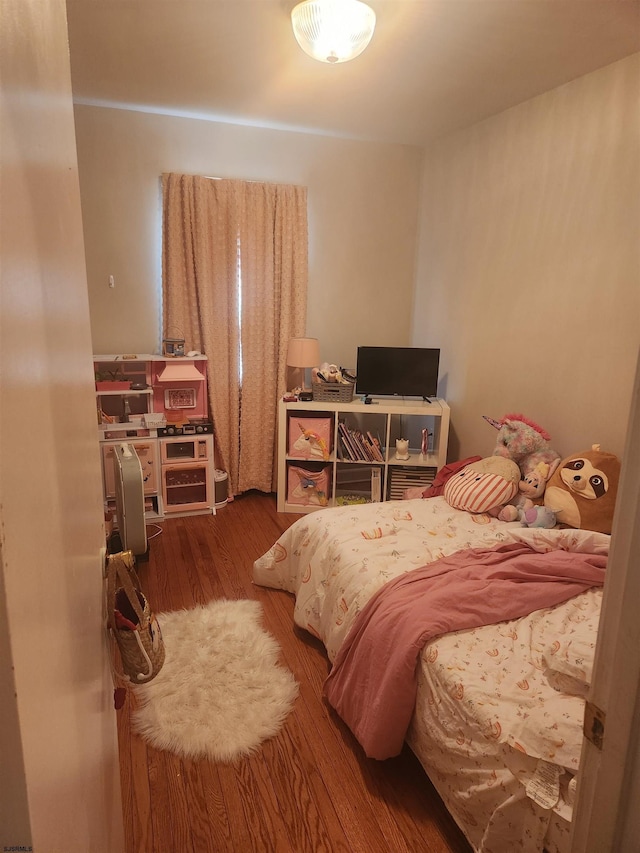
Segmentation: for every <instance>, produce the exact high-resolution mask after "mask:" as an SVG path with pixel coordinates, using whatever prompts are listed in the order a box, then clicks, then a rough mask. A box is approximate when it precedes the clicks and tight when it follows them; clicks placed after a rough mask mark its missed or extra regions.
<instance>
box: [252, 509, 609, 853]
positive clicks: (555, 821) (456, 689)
mask: <svg viewBox="0 0 640 853" xmlns="http://www.w3.org/2000/svg"><path fill="white" fill-rule="evenodd" d="M609 539H610V537H609V536H608V535H606V534H602V533H594V532H590V531H585V530H574V529H569V528H565V529H552V530H543V529H528V528H523V527H522V526H520V524H519V523H517V522H515V523H514V522H511V523H508V522H503V521H498V520H497V519H495V518H492V517H490V516H488V515H485V514H480V515H478V514H476V515H474V514H471V513H469V512H466V511H463V510H457V509H453V508H452V507H451V506H450V505H449V504H448V503H447V502H446V500H445V498H444V497H434V498H430V499H417V500H405V501H389V502H384V503H375V504H367V505H360V506H357V507H338V508H331V509H325V510H322V511H319V512H314V513H311V514H309V515H306V516H305V517H303V518H301V519H299V520H297V521H296V522H295V523H294V524H293V525H292V526H291V527H290V528H289V529H288V530H287V531H286V532H285V533H284V534H283V535H282V536H281V537H280V538H279V539H278V541H277V542H276V543H275V544H274V545H273V546H272V548H270V550H269V551H268V552H267V553H266V554H264V555H263V556H262V557H261V558H259V559H258V560H257V561H256V562H255V564H254V570H253V580H254V582H255V583H257V584H259V585H262V586H266V587H271V588H274V589H282V590H287V591H288V592H290V593H292V594H293V595H294V596H295V610H294V620H295V623H296V624H297V625H298V626H300V627H301V628H303V629H305V630H307V631H309V632H310V633H311V634H313V635H314V636H316V637H318V638H319V639H320V640H321V641H322V643H323V644H324V646H325V648H326V650H327V654H328V657H329V659H330V661H331V662H332V665H333V668H332V671H331V674H330V678H331V677H332V676H333V675H334V670H335V668H336V665H337V664H336V662H337V661H338V662H342V659H343V655H344V651H345V648H347V647H348V646H349V641H350V640H351V638H352V637H353V636H354V635H355V634H357V631H356V628H357V627H358V626H359V625H360V622H361V620H362V619H363V616H364V614H365V612H368V610H369V609H370V607H371V602H373V601H378V600H384V595H385V594H386V593H387V590H388V589H389V588H390V587H392V586H394V585H396V584H399V583H403V582H405V581H406V580H408V579H410V578H413V577H414V576H416V575H418V574H419V573H420V571H424V569H423V567H426V570H427V573H429V572H432V570H436V569H438V567H439V566H441V565H446V563H447V560H450V559H453V560H455V559H457V557H458V556H459V555H464V556H465V559H466V557H467V555H471V557H470V558H469V559H475V556H474V555H475V554H482V555H486V554H487V552H489V551H491V552H494V551H498V552H503V551H508V550H510V549H513V550H517V549H518V548H525V549H528V550H529V551H531V552H532V553H533V554H535V555H545V556H544V557H541V556H538V557H536V559H545V560H546V559H547V557H548V558H549V559H550V558H551V557H553V558H556V557H558V556H559V555H561V556H563V557H564V558H565V559H566V560H570V561H571V563H577V562H578V561H580V560H584V559H589V560H591V562H592V563H594V565H595V562H596V561H597V560H599V561H600V562H599V564H598V566H599V568H598V571H602V572H603V571H604V566H605V565H606V556H607V554H608V547H609ZM594 571H595V570H594ZM408 573H412V574H411V575H409V574H408ZM589 577H591V575H589ZM593 577H594V578H596V577H602V575H598V574H597V572H596V574H595V575H593ZM601 583H602V581H600V582H595V581H594V582H593V583H591V582H586V583H585V584H583V586H582V587H581V588H580V590H581V591H579V592H578V593H577V594H575V588H573V589H572V590H570V592H571V595H570V596H569V597H568V599H567V600H566V601H563V602H562V603H557V604H554V605H553V606H549V607H542V608H540V607H538V608H537V609H535V610H534V611H533V612H531V613H527V614H526V615H521V616H518V617H517V618H511V619H508V620H506V621H505V620H504V619H502V620H501V619H500V618H499V617H497V618H494V619H493V621H492V622H491V623H490V624H486V625H480V626H478V627H472V628H464V629H460V630H455V631H449V632H447V633H442V634H439V635H437V636H434V637H433V638H430V639H428V640H427V641H426V642H425V643H424V645H423V646H420V648H419V649H418V651H417V652H416V654H417V660H416V666H415V668H414V673H413V678H414V680H415V696H414V700H413V703H412V713H411V715H410V719H409V721H408V725H407V728H406V733H405V739H406V741H407V743H408V744H409V746H410V748H411V749H412V750H413V752H414V753H415V755H416V756H417V757H418V759H419V761H420V763H421V764H422V766H423V767H424V769H425V771H426V772H427V774H428V776H429V778H430V779H431V781H432V782H433V784H434V785H435V787H436V788H437V790H438V792H439V794H440V796H441V797H442V799H443V801H444V802H445V804H446V806H447V808H448V809H449V811H450V812H451V814H452V815H453V817H454V819H455V820H456V822H457V823H458V825H459V826H460V828H461V829H462V831H463V832H464V834H465V835H466V837H467V838H468V840H469V842H470V844H471V846H472V847H473V849H474V850H475V851H478V853H507V851H509V853H510V851H542V850H546V851H548V853H565V851H567V850H568V849H569V829H570V822H571V812H572V803H573V798H574V794H575V773H576V771H577V768H578V763H579V759H580V752H581V746H582V723H583V715H584V701H585V696H586V693H587V690H588V686H589V683H590V677H591V669H592V664H593V654H594V650H595V640H596V632H597V626H598V620H599V615H600V606H601V600H602V587H601ZM426 597H427V598H428V597H429V596H428V595H427V596H426ZM487 597H488V596H476V597H475V598H474V599H473V601H476V602H477V601H480V600H483V599H484V598H487ZM400 621H401V620H400ZM352 629H353V630H352ZM390 645H391V644H390V643H389V642H387V646H390ZM341 648H342V652H341ZM383 652H384V645H383ZM380 653H381V652H380V649H378V651H376V652H374V653H373V654H374V657H373V661H371V660H370V661H369V664H368V665H369V666H375V663H376V655H379V654H380ZM329 680H330V679H328V681H329ZM360 684H362V681H361V682H360ZM341 716H342V713H341ZM347 723H348V724H349V725H350V726H351V728H352V730H354V729H355V730H356V731H357V726H354V725H353V724H352V722H351V721H350V720H349V719H347ZM365 752H366V753H367V754H371V753H370V752H369V751H368V749H365ZM374 753H375V750H374ZM384 754H385V753H384V752H383V753H382V754H381V755H376V756H375V757H382V756H383V755H384Z"/></svg>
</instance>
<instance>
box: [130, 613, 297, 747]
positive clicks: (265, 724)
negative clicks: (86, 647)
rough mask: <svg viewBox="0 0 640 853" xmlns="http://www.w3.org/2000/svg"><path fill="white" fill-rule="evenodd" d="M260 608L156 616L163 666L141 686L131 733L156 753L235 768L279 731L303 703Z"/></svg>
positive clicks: (138, 687)
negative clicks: (234, 763)
mask: <svg viewBox="0 0 640 853" xmlns="http://www.w3.org/2000/svg"><path fill="white" fill-rule="evenodd" d="M261 613H262V608H261V606H260V604H259V602H257V601H246V600H242V601H229V600H226V599H222V600H217V601H212V602H210V603H209V604H206V605H204V606H202V607H196V608H194V609H192V610H180V611H175V612H170V613H160V614H158V622H159V623H160V629H161V631H162V636H163V637H164V644H165V650H166V657H165V662H164V666H163V667H162V669H161V670H160V672H159V673H158V675H157V676H156V677H155V678H154V679H153V681H150V682H149V683H148V684H141V685H136V686H135V687H134V690H135V692H136V696H137V704H138V708H137V709H136V710H135V711H134V712H133V728H134V730H135V731H137V732H138V733H139V734H141V735H142V737H143V738H145V740H147V741H148V742H149V743H150V744H151V745H152V746H154V747H157V748H158V749H165V750H168V751H170V752H174V753H177V754H178V755H183V756H186V757H189V758H205V757H206V758H211V759H213V760H215V761H219V762H232V761H234V760H235V759H237V758H240V757H242V756H244V755H249V754H250V753H252V752H253V751H254V750H256V749H257V747H258V746H259V745H260V743H262V741H264V740H266V739H267V738H270V737H273V735H275V734H277V732H278V731H279V730H280V728H281V726H282V724H283V722H284V720H285V718H286V716H287V714H288V713H289V711H290V710H291V708H292V707H293V703H294V702H295V699H296V696H297V695H298V685H297V683H296V681H295V679H294V677H293V675H292V673H291V672H289V670H288V669H285V668H284V667H282V666H279V665H278V662H277V661H278V654H279V651H280V648H279V646H278V643H277V642H276V640H275V639H274V638H273V637H272V636H271V635H270V634H268V633H267V632H266V631H265V630H264V629H263V628H262V627H261V626H260V616H261Z"/></svg>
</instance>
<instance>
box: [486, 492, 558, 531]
mask: <svg viewBox="0 0 640 853" xmlns="http://www.w3.org/2000/svg"><path fill="white" fill-rule="evenodd" d="M498 518H499V519H500V521H519V522H520V524H522V526H523V527H544V528H547V529H549V528H551V527H555V526H556V523H557V519H556V514H555V512H554V511H553V510H551V509H549V508H548V507H546V506H538V505H537V504H534V503H532V502H531V501H530V500H529V499H528V498H526V499H525V501H524V503H523V504H521V505H520V506H513V504H509V505H507V506H505V507H503V508H502V509H501V510H500V512H499V513H498Z"/></svg>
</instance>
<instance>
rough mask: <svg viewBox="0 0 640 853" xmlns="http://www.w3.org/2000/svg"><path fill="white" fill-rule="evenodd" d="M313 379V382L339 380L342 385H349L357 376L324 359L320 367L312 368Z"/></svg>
mask: <svg viewBox="0 0 640 853" xmlns="http://www.w3.org/2000/svg"><path fill="white" fill-rule="evenodd" d="M311 380H312V381H313V382H338V383H339V384H340V385H348V384H349V383H352V384H353V382H354V381H355V377H354V376H352V375H351V374H350V373H348V372H347V371H345V370H344V368H342V367H338V366H337V365H336V364H329V362H328V361H323V362H322V364H321V365H320V367H314V368H313V369H312V371H311Z"/></svg>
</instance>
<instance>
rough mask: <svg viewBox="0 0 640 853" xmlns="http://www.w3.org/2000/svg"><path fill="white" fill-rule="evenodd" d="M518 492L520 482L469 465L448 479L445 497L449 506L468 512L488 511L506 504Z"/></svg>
mask: <svg viewBox="0 0 640 853" xmlns="http://www.w3.org/2000/svg"><path fill="white" fill-rule="evenodd" d="M517 493H518V483H517V482H514V481H512V480H507V479H505V477H503V476H501V475H500V474H496V473H493V472H491V471H487V472H483V471H479V470H478V469H477V468H474V466H473V465H467V467H466V468H463V469H462V471H460V473H459V474H456V475H455V476H454V477H451V478H450V479H449V480H447V482H446V484H445V487H444V498H445V500H446V502H447V503H448V504H449V506H452V507H454V508H455V509H464V510H467V511H468V512H488V511H489V510H490V509H494V508H495V507H500V506H504V504H507V503H509V501H510V500H511V499H512V498H514V497H515V496H516V495H517Z"/></svg>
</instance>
